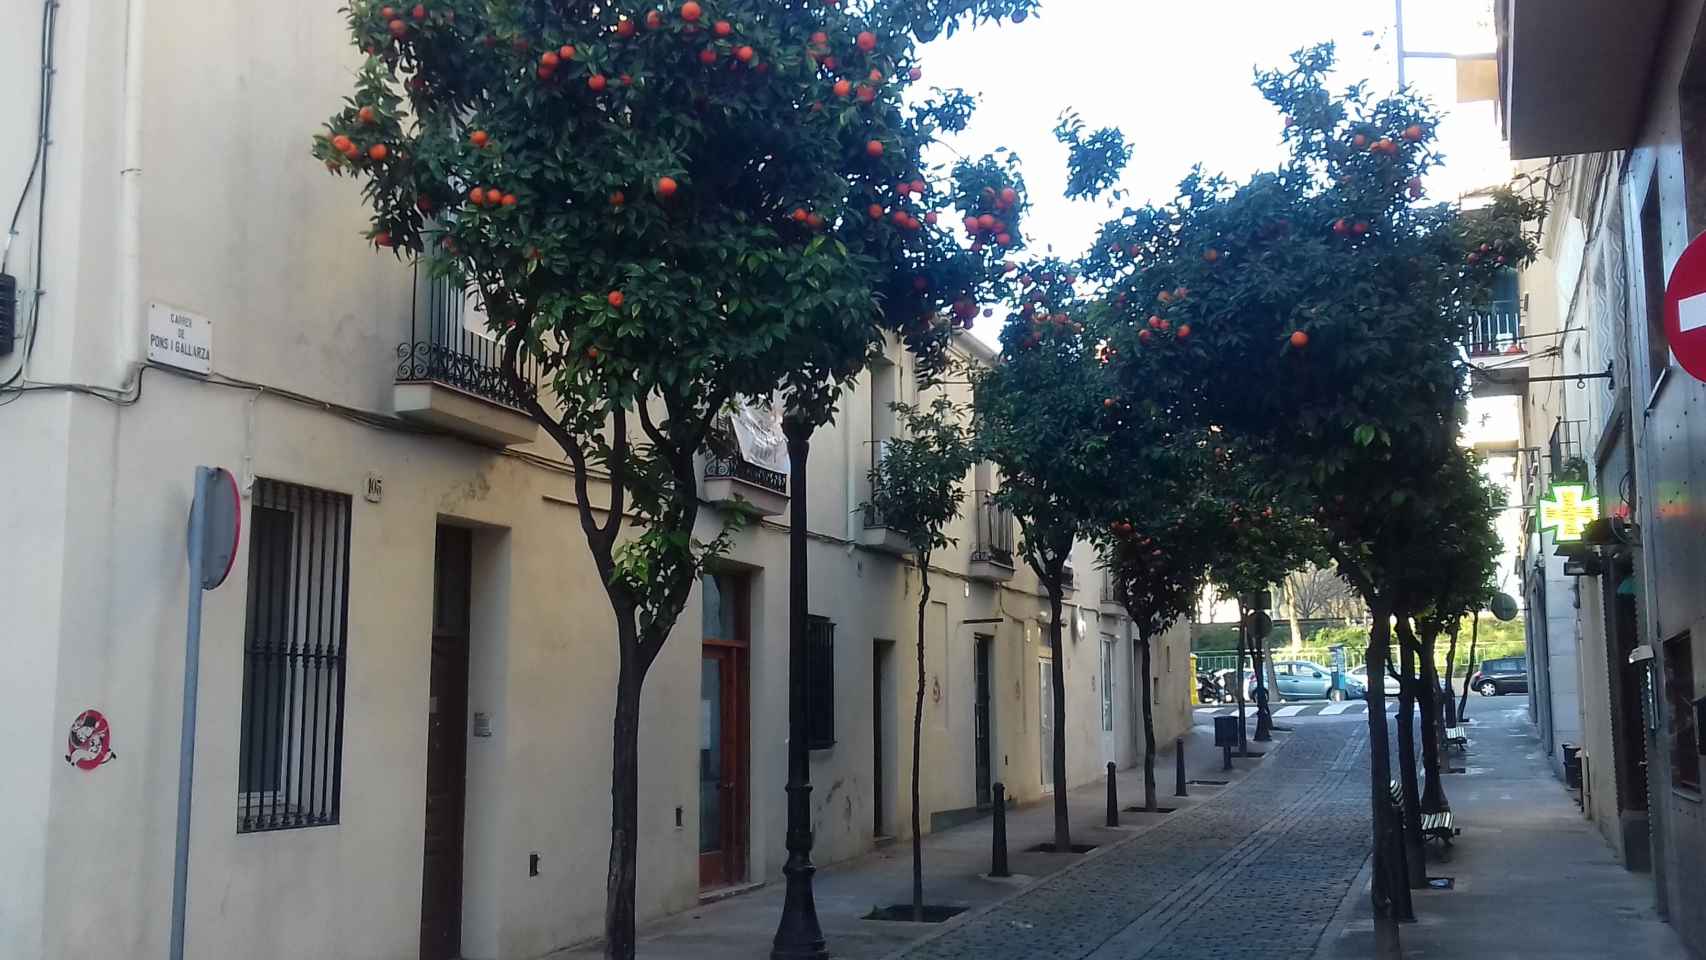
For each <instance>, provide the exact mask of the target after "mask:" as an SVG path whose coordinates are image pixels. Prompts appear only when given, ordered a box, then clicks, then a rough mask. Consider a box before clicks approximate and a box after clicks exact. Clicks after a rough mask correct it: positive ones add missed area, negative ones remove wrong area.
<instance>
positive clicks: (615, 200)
mask: <svg viewBox="0 0 1706 960" xmlns="http://www.w3.org/2000/svg"><path fill="white" fill-rule="evenodd" d="M627 202H628V197H627V196H626V195H625V194H623V192H622V191H620V190H617V191H616V192H615V193H612V194H611V195H610V205H611V206H613V207H620V206H621V205H622V204H624V203H627Z"/></svg>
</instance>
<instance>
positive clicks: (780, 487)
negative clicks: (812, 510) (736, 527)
mask: <svg viewBox="0 0 1706 960" xmlns="http://www.w3.org/2000/svg"><path fill="white" fill-rule="evenodd" d="M702 476H703V479H702V481H701V483H700V495H701V496H703V497H704V498H705V499H706V500H707V501H709V502H710V503H714V504H716V505H717V506H719V507H722V508H723V509H725V510H739V511H740V512H742V513H746V514H749V515H751V516H755V517H775V516H779V515H781V514H782V513H783V512H784V511H786V510H787V509H788V478H787V477H786V476H783V475H782V474H780V473H777V472H776V471H774V470H768V469H766V468H764V467H760V466H756V465H754V464H750V463H747V462H746V460H744V459H742V458H741V456H740V454H739V453H734V454H730V455H729V456H726V457H723V456H718V455H716V454H708V455H707V456H706V458H705V472H704V474H703V475H702Z"/></svg>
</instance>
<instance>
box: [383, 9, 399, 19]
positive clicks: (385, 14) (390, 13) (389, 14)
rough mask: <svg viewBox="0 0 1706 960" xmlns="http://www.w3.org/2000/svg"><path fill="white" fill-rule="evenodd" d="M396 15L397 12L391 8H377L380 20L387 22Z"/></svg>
mask: <svg viewBox="0 0 1706 960" xmlns="http://www.w3.org/2000/svg"><path fill="white" fill-rule="evenodd" d="M396 15H397V11H396V10H395V9H393V8H391V7H380V8H379V16H380V18H381V19H384V20H389V19H391V18H392V17H395V16H396Z"/></svg>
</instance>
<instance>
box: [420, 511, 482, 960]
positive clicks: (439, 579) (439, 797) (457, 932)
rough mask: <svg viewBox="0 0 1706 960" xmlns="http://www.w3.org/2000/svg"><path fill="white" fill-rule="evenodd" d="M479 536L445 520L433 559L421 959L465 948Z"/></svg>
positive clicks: (439, 959)
mask: <svg viewBox="0 0 1706 960" xmlns="http://www.w3.org/2000/svg"><path fill="white" fill-rule="evenodd" d="M471 549H472V538H471V536H470V534H469V532H468V531H467V530H463V529H460V528H456V527H439V528H438V543H437V553H436V555H435V560H434V564H433V602H432V607H433V611H432V677H431V680H430V681H429V690H428V697H427V776H426V843H425V846H424V850H423V853H422V858H421V859H422V863H421V960H455V958H457V957H459V956H461V955H462V815H463V807H464V788H465V786H466V780H467V760H468V754H467V744H468V741H467V728H468V596H469V584H468V580H469V564H470V562H471V557H470V553H471Z"/></svg>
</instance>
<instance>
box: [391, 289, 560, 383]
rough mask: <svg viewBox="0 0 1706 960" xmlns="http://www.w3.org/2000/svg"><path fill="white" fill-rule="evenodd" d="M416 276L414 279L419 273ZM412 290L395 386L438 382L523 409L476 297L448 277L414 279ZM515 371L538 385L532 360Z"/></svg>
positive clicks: (525, 359)
mask: <svg viewBox="0 0 1706 960" xmlns="http://www.w3.org/2000/svg"><path fill="white" fill-rule="evenodd" d="M416 272H417V276H418V273H419V270H418V268H417V271H416ZM423 288H424V291H425V294H426V296H425V298H424V299H425V303H424V304H423V303H422V302H421V300H422V297H421V296H420V292H421V291H422V290H423ZM415 289H416V297H415V302H414V306H413V308H412V309H411V310H410V313H409V339H408V340H406V341H404V342H403V343H400V344H398V345H397V382H398V383H442V384H445V385H447V386H451V387H455V388H457V389H459V390H465V391H467V392H469V393H472V394H474V395H475V396H478V397H481V398H483V399H486V400H490V401H492V402H493V403H498V404H502V405H504V406H506V407H513V408H515V409H517V410H521V409H523V408H524V407H523V402H524V398H523V397H522V396H521V395H520V393H518V392H517V390H516V389H515V387H514V385H512V384H511V383H510V381H509V378H508V377H506V376H505V375H504V370H503V344H502V343H500V342H499V341H498V340H497V339H496V338H495V337H493V336H491V335H490V334H489V333H488V332H487V331H486V326H485V324H486V315H485V312H484V311H483V310H481V309H479V308H478V307H477V302H478V297H477V295H475V294H470V293H468V292H467V291H465V290H463V289H462V287H461V286H460V285H459V284H458V283H457V282H456V281H455V280H454V279H452V278H450V277H431V278H428V279H426V280H425V281H420V280H418V279H417V282H416V285H415ZM520 366H521V379H522V380H523V381H524V382H526V383H528V384H536V383H538V382H539V364H538V362H537V360H535V359H534V358H532V357H531V356H523V357H522V358H521V362H520Z"/></svg>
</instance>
